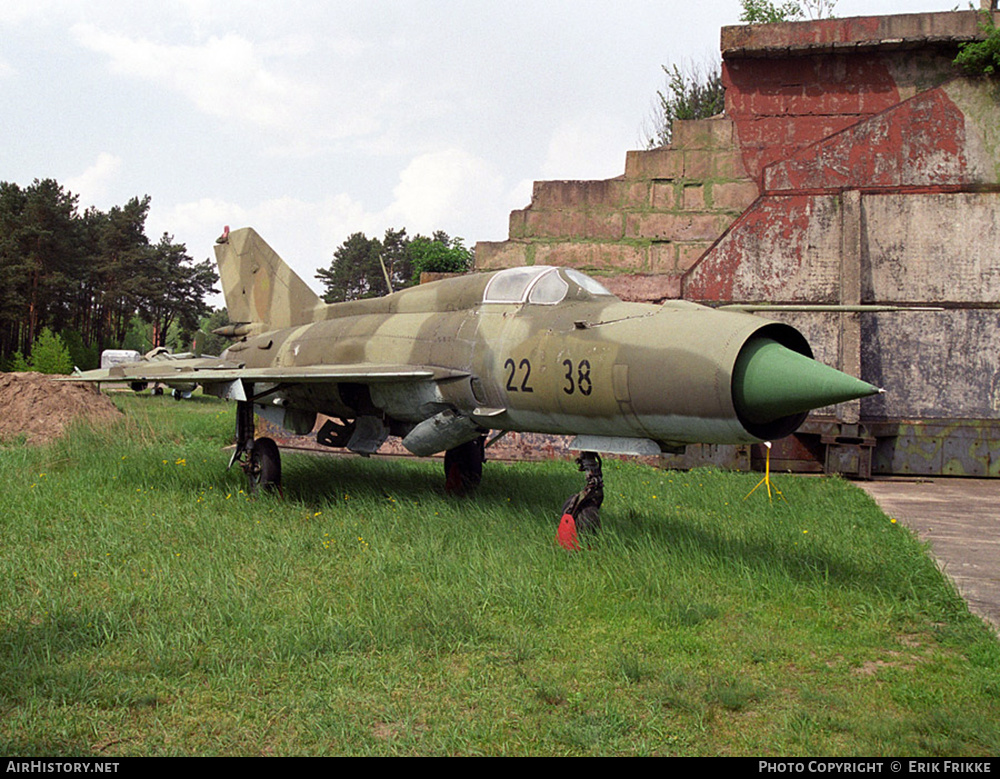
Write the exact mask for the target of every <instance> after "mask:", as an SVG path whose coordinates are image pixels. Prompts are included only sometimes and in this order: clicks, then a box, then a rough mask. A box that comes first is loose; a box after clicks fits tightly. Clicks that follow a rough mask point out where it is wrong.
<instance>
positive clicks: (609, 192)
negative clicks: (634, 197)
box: [531, 179, 624, 209]
mask: <svg viewBox="0 0 1000 779" xmlns="http://www.w3.org/2000/svg"><path fill="white" fill-rule="evenodd" d="M623 187H624V182H623V181H622V180H621V179H608V180H605V181H536V182H535V184H534V188H533V191H532V195H531V205H532V207H535V208H539V209H565V208H592V207H594V206H599V207H601V208H605V209H609V208H616V207H619V206H620V205H621V200H622V190H623Z"/></svg>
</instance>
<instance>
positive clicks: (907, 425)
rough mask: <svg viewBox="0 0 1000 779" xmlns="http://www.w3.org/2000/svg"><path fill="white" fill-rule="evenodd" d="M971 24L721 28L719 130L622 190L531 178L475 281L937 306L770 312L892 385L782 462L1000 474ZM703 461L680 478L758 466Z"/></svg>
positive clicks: (995, 158)
mask: <svg viewBox="0 0 1000 779" xmlns="http://www.w3.org/2000/svg"><path fill="white" fill-rule="evenodd" d="M994 18H995V19H996V21H997V22H1000V14H994ZM980 22H981V18H980V15H979V14H978V13H976V12H973V11H964V12H951V13H937V14H909V15H902V16H887V17H862V18H854V19H832V20H823V21H814V22H796V23H784V24H775V25H750V26H740V27H727V28H724V29H723V31H722V56H723V83H724V85H725V87H726V101H725V105H726V109H725V113H724V114H723V115H722V116H719V117H715V118H712V119H706V120H697V121H685V122H677V123H675V125H674V136H673V141H672V144H671V146H670V147H669V148H664V149H656V150H651V151H635V152H629V153H628V154H627V157H626V162H625V173H624V175H623V176H621V177H619V178H616V179H611V180H609V181H548V182H536V184H535V188H534V193H533V196H532V202H531V204H530V205H529V206H528V207H527V208H525V209H523V210H520V211H515V212H513V213H512V214H511V220H510V237H509V240H507V241H504V242H498V243H480V244H478V245H477V247H476V263H477V267H478V268H480V269H492V268H498V267H508V266H511V265H523V264H535V263H537V264H553V265H572V266H574V267H577V268H580V269H582V270H586V271H589V272H592V273H595V274H597V275H601V276H604V277H605V278H602V281H603V282H605V283H606V285H607V286H608V287H609V288H611V289H612V290H613V291H615V292H617V293H618V294H619V295H620V296H621V297H623V298H625V299H630V300H644V301H653V302H655V301H661V300H664V299H667V298H677V297H683V298H686V299H689V300H694V301H698V302H703V303H708V304H717V303H732V302H736V303H748V304H790V305H799V306H802V305H817V304H828V305H838V306H842V307H843V306H852V307H857V306H864V305H869V304H884V305H893V306H902V307H917V306H934V307H938V308H940V309H942V310H939V311H930V312H929V311H912V312H905V313H898V312H873V311H863V310H861V311H855V312H853V313H847V312H843V311H836V312H821V311H816V310H813V311H807V312H802V311H799V312H781V313H775V314H772V315H771V316H772V317H773V318H776V319H782V320H785V321H789V322H791V323H792V324H794V325H795V326H797V327H798V328H799V329H801V330H802V331H803V332H804V333H805V335H806V336H807V338H808V339H809V340H810V342H811V343H812V345H813V348H814V350H815V352H816V357H817V358H818V359H820V360H822V361H824V362H827V363H828V364H831V365H834V366H836V367H838V368H840V369H841V370H844V371H846V372H848V373H852V374H854V375H858V376H861V377H862V378H863V379H865V380H866V381H869V382H872V383H874V384H878V385H880V386H884V387H885V388H886V389H887V394H886V395H885V396H882V397H877V398H869V399H866V400H865V401H861V402H854V403H850V404H843V405H841V406H838V407H836V408H835V409H826V410H824V413H820V414H816V415H814V416H813V417H812V418H811V419H810V421H809V422H807V424H806V426H805V427H804V428H803V430H802V431H800V433H799V434H797V435H796V436H793V437H791V438H789V439H785V441H784V442H782V443H781V446H780V447H779V448H778V450H777V454H776V455H774V456H776V457H777V458H778V464H777V465H778V467H790V468H795V469H798V470H827V471H836V472H843V473H848V474H856V475H860V476H867V475H870V474H871V473H873V472H874V473H937V474H962V475H979V476H1000V82H998V81H997V80H995V79H994V80H986V79H971V78H966V77H964V76H961V75H960V74H959V72H958V71H957V70H956V68H955V67H954V65H953V64H952V60H953V59H954V57H955V55H956V53H957V51H958V47H959V45H960V44H962V43H963V42H968V41H971V40H975V39H977V38H981V37H982V36H983V34H984V33H983V32H982V30H981V28H980ZM692 449H697V447H690V448H689V453H688V455H687V456H686V459H683V460H678V459H677V458H674V459H672V460H670V462H671V463H674V464H692V463H695V462H699V461H701V460H705V461H709V462H716V463H720V464H746V461H747V457H748V454H749V456H750V457H754V458H755V457H756V454H757V453H756V452H751V453H748V452H746V451H745V450H740V449H727V448H725V447H718V448H712V449H710V450H709V449H708V448H705V449H706V451H701V452H698V451H691V450H692Z"/></svg>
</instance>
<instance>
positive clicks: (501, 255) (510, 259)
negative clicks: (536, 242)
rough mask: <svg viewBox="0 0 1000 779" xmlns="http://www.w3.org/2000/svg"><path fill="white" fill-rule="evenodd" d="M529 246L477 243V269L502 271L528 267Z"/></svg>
mask: <svg viewBox="0 0 1000 779" xmlns="http://www.w3.org/2000/svg"><path fill="white" fill-rule="evenodd" d="M527 248H528V245H527V244H525V243H520V242H517V241H479V242H477V243H476V259H475V269H476V270H478V271H484V270H500V269H501V268H517V267H520V266H522V265H527V264H528V263H527Z"/></svg>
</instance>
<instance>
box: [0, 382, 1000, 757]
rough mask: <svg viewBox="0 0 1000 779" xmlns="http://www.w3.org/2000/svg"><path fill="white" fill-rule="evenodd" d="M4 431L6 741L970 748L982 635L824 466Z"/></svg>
mask: <svg viewBox="0 0 1000 779" xmlns="http://www.w3.org/2000/svg"><path fill="white" fill-rule="evenodd" d="M117 402H119V403H120V404H121V405H122V406H123V408H124V409H125V411H126V416H125V418H124V419H123V421H122V422H121V423H120V424H118V425H116V426H114V427H112V428H110V429H103V430H91V429H88V428H84V427H79V428H75V429H74V430H73V431H72V432H71V433H70V434H69V435H68V436H67V437H65V438H64V439H62V440H60V441H58V442H56V443H54V444H52V445H50V446H47V447H40V448H31V447H27V446H24V445H23V444H18V443H16V442H15V443H12V444H10V445H8V446H6V447H5V448H3V449H0V480H2V484H3V488H2V493H0V508H2V510H0V526H2V532H3V539H4V542H5V543H4V544H3V546H2V548H0V581H2V582H4V585H3V586H2V587H0V752H3V753H6V754H17V755H81V754H97V755H180V754H198V755H210V754H211V755H214V754H219V755H258V754H264V755H293V754H295V755H297V754H309V755H312V754H377V755H395V754H422V755H437V754H462V755H474V754H488V755H501V754H516V755H530V754H543V755H557V754H567V755H590V754H601V755H642V754H663V755H705V754H730V755H747V754H752V755H764V754H770V755H800V754H829V755H859V754H864V755H879V754H881V755H901V754H910V755H920V754H925V755H942V754H946V755H987V754H996V753H997V752H998V749H1000V727H998V725H997V722H1000V716H998V715H1000V704H998V703H997V701H998V695H997V693H998V692H1000V670H998V669H1000V647H998V643H997V640H996V637H995V635H994V634H993V633H992V632H991V631H990V630H988V629H987V628H986V627H985V626H984V625H983V624H982V623H981V622H980V621H979V620H978V619H976V618H974V617H972V616H970V614H969V613H968V610H967V608H966V607H965V605H964V603H963V602H962V601H961V599H960V598H959V597H958V596H957V594H956V592H955V590H954V588H953V587H952V586H951V585H950V583H949V582H948V581H947V580H946V579H945V578H944V577H943V576H942V575H941V573H940V572H939V571H938V569H937V567H936V565H935V564H934V562H933V560H932V559H931V558H930V556H929V555H928V552H927V550H926V548H925V547H924V546H923V545H921V544H920V543H919V542H918V541H917V540H916V539H915V537H914V536H913V534H911V533H910V532H909V531H908V530H907V529H906V528H904V527H902V526H901V525H900V524H898V523H894V522H892V521H891V520H890V519H889V518H888V517H886V516H885V515H884V514H882V513H881V512H880V511H879V510H878V509H877V507H876V506H875V505H874V503H873V502H872V501H871V500H870V499H869V498H868V497H867V496H866V495H865V494H864V493H863V492H861V491H860V490H857V489H855V488H854V487H852V486H851V485H850V484H848V483H845V482H843V481H841V480H837V479H825V478H795V477H790V476H780V475H779V476H777V477H776V482H777V484H778V486H779V487H780V489H781V490H782V493H783V497H782V499H777V500H775V501H774V502H773V503H772V502H769V501H768V499H767V496H766V494H761V492H760V491H759V490H758V491H757V492H756V493H754V494H753V495H752V496H750V498H749V499H746V500H744V497H745V496H746V494H747V493H748V492H749V491H750V489H751V488H752V487H753V485H754V484H755V483H756V481H757V478H758V477H756V476H754V475H748V474H743V475H741V474H731V473H721V472H713V471H705V470H701V471H693V472H690V473H676V472H668V471H659V470H655V469H653V468H649V467H645V466H640V465H636V464H632V463H626V462H618V461H608V462H606V464H605V483H606V495H607V497H606V499H605V504H604V510H603V516H602V519H603V524H604V529H603V531H602V532H601V534H600V536H598V537H596V538H593V539H590V540H589V541H588V542H587V544H586V549H584V550H583V551H581V552H579V553H567V552H565V551H563V550H562V549H560V548H558V547H557V546H556V545H555V543H554V536H555V528H556V524H557V520H558V513H559V507H560V506H561V505H562V502H563V500H564V499H565V498H566V497H567V496H568V495H570V494H571V493H573V492H575V491H577V490H578V489H580V487H581V485H582V477H581V476H580V474H579V473H578V472H577V471H576V469H575V467H574V466H573V465H572V464H571V463H565V462H555V463H531V464H499V463H489V464H488V465H487V468H486V473H485V476H484V482H483V486H482V488H481V489H480V490H479V492H478V493H477V494H476V496H475V497H473V498H465V499H459V498H453V497H449V496H447V495H445V494H444V491H443V478H442V473H441V466H440V463H438V462H437V461H412V460H406V461H402V460H386V459H379V458H372V459H369V460H362V459H360V458H341V457H317V456H311V455H295V454H292V455H286V456H285V457H284V458H283V459H284V463H283V465H284V473H285V488H284V497H283V498H279V497H276V496H270V495H263V496H260V497H257V498H253V499H252V498H250V497H249V496H248V495H246V493H245V492H244V491H243V490H244V481H243V476H242V473H241V472H240V471H239V469H234V470H233V471H227V470H226V468H225V466H226V463H227V462H228V457H229V453H228V452H225V451H223V447H224V446H226V445H227V444H228V443H229V442H230V440H231V438H232V429H233V425H234V422H233V408H232V406H230V405H226V404H223V403H217V402H214V401H211V400H209V399H204V398H196V399H195V401H194V402H187V403H181V404H178V403H176V402H175V401H173V400H170V399H164V398H153V397H141V396H140V397H130V396H122V397H121V398H120V399H118V401H117Z"/></svg>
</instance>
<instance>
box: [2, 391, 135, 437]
mask: <svg viewBox="0 0 1000 779" xmlns="http://www.w3.org/2000/svg"><path fill="white" fill-rule="evenodd" d="M120 416H121V412H120V411H119V410H118V409H117V408H116V407H115V404H114V403H112V402H111V401H110V400H108V398H106V397H104V395H102V394H101V393H100V391H99V390H98V389H97V387H95V386H93V385H91V384H78V383H76V382H70V381H58V380H57V379H55V378H53V377H52V376H46V375H44V374H41V373H0V441H9V440H11V439H16V438H18V437H19V436H22V435H23V436H25V437H26V439H27V442H28V443H29V444H43V443H46V442H47V441H51V440H52V439H53V438H57V437H59V436H60V435H62V433H63V430H65V429H66V426H67V425H69V424H70V423H72V422H74V421H75V420H77V419H81V418H83V419H86V420H88V421H90V422H91V424H100V423H102V422H110V421H113V420H115V419H118V418H119V417H120Z"/></svg>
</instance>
